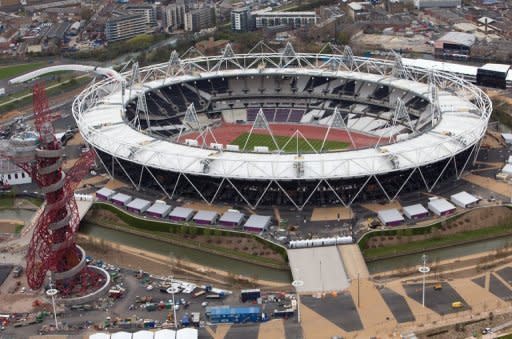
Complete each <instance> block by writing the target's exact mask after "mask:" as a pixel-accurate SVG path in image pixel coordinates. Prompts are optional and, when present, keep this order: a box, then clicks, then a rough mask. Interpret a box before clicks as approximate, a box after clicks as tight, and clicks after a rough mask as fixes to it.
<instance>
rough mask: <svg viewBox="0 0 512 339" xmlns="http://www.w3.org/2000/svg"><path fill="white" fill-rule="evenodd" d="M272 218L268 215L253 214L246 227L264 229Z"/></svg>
mask: <svg viewBox="0 0 512 339" xmlns="http://www.w3.org/2000/svg"><path fill="white" fill-rule="evenodd" d="M271 219H272V218H271V217H269V216H267V215H258V214H251V216H250V217H249V219H247V221H246V222H245V224H244V227H250V228H260V229H264V228H265V227H267V226H268V225H269V224H270V220H271Z"/></svg>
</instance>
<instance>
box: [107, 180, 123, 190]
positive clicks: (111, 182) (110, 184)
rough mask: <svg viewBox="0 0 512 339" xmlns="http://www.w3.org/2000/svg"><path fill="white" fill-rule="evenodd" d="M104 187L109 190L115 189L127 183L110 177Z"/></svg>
mask: <svg viewBox="0 0 512 339" xmlns="http://www.w3.org/2000/svg"><path fill="white" fill-rule="evenodd" d="M105 187H106V188H110V189H111V190H116V189H118V188H121V187H128V185H127V184H125V183H124V182H122V181H119V180H116V179H110V180H109V181H108V182H107V183H106V184H105Z"/></svg>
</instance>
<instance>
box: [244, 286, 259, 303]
mask: <svg viewBox="0 0 512 339" xmlns="http://www.w3.org/2000/svg"><path fill="white" fill-rule="evenodd" d="M259 298H261V290H260V289H259V288H253V289H247V290H242V291H241V293H240V299H241V300H242V302H243V303H244V302H246V301H256V300H258V299H259Z"/></svg>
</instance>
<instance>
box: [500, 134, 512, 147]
mask: <svg viewBox="0 0 512 339" xmlns="http://www.w3.org/2000/svg"><path fill="white" fill-rule="evenodd" d="M501 136H502V138H503V140H505V142H506V143H507V144H512V133H501Z"/></svg>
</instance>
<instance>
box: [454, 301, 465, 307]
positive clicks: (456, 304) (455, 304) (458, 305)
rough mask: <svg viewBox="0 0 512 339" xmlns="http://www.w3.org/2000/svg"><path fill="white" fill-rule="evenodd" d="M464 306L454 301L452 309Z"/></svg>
mask: <svg viewBox="0 0 512 339" xmlns="http://www.w3.org/2000/svg"><path fill="white" fill-rule="evenodd" d="M463 307H464V304H463V303H462V302H460V301H454V302H452V308H463Z"/></svg>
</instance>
